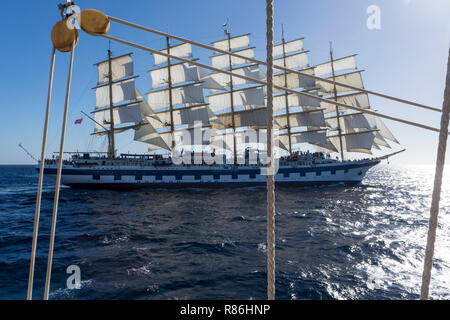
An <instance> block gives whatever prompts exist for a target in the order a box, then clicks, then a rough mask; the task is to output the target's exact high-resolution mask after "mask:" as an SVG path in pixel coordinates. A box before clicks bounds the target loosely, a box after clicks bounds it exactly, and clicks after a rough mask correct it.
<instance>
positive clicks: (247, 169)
mask: <svg viewBox="0 0 450 320" xmlns="http://www.w3.org/2000/svg"><path fill="white" fill-rule="evenodd" d="M379 162H380V161H379V160H364V161H350V162H338V163H331V164H320V165H309V166H295V167H294V166H282V167H280V168H279V169H278V172H277V174H276V176H275V184H276V185H277V186H303V187H306V186H321V185H335V184H346V185H354V184H358V183H360V182H361V181H362V180H363V178H364V176H365V175H366V173H367V171H368V170H369V169H370V168H371V167H373V166H375V165H377V164H378V163H379ZM56 173H57V166H56V165H48V166H46V168H45V169H44V174H45V175H46V176H48V177H49V178H53V179H55V178H56ZM61 183H62V184H64V185H66V186H70V187H72V188H89V189H138V188H222V187H227V186H233V187H248V186H264V185H266V183H267V176H265V175H262V174H261V168H260V167H257V166H232V165H229V166H168V167H152V166H148V167H136V166H134V167H128V166H115V167H103V166H98V167H90V168H85V167H77V166H74V165H64V166H63V169H62V174H61Z"/></svg>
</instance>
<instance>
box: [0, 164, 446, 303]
mask: <svg viewBox="0 0 450 320" xmlns="http://www.w3.org/2000/svg"><path fill="white" fill-rule="evenodd" d="M447 171H448V170H447ZM433 174H434V168H433V167H432V166H414V167H413V166H410V167H402V168H399V167H393V166H388V165H380V166H378V167H376V168H374V169H372V170H371V171H370V172H369V173H368V175H367V177H366V179H365V180H364V181H363V183H362V184H361V185H359V186H354V187H345V186H333V187H326V188H277V191H276V297H277V299H417V298H418V296H419V291H420V284H421V272H422V268H423V257H424V252H425V249H424V248H425V244H426V233H427V226H428V217H429V206H430V201H431V190H432V182H433ZM449 177H450V176H449V175H448V172H447V175H446V176H445V179H444V184H443V187H444V190H443V193H442V202H441V204H442V205H441V212H440V220H439V229H438V233H437V243H436V252H435V263H434V269H433V272H432V283H431V297H432V298H433V299H449V298H450V290H449V289H450V232H449V229H450V217H449V212H450V183H449V182H450V179H449ZM37 179H38V174H37V172H36V171H35V169H34V168H33V167H32V166H0V299H24V298H26V291H27V281H28V270H29V262H30V251H31V237H32V230H33V220H34V208H35V201H36V190H37V188H36V185H37ZM53 195H54V182H53V181H51V180H49V181H45V183H44V193H43V198H42V213H41V220H40V231H39V242H38V250H37V260H36V275H35V286H34V298H35V299H40V298H42V296H43V286H44V281H45V270H46V264H47V253H48V241H49V233H50V232H49V229H50V219H51V214H52V205H53ZM265 242H266V193H265V189H264V188H243V189H242V188H241V189H233V188H227V189H217V190H211V189H206V190H202V189H188V190H138V191H108V190H96V191H93V190H73V189H70V188H63V189H62V190H61V195H60V207H59V214H58V222H57V230H56V239H55V250H54V261H53V272H52V279H51V294H50V298H51V299H265V298H266V245H265ZM70 265H77V266H79V267H80V270H81V288H80V289H68V288H67V285H66V281H67V278H68V277H69V274H67V273H66V270H67V268H68V267H69V266H70Z"/></svg>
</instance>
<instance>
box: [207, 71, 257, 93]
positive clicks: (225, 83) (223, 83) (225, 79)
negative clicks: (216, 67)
mask: <svg viewBox="0 0 450 320" xmlns="http://www.w3.org/2000/svg"><path fill="white" fill-rule="evenodd" d="M232 72H233V73H234V74H238V75H242V76H246V77H250V78H253V79H256V80H261V81H263V80H265V79H266V75H265V74H264V72H262V70H261V69H260V68H259V67H258V65H252V66H248V67H242V68H237V69H234V70H233V71H232ZM207 78H210V79H213V80H214V81H215V83H217V84H218V85H219V87H213V88H210V89H217V90H223V89H225V88H229V87H230V83H231V82H230V76H229V75H228V74H225V73H212V74H210V75H208V76H207ZM202 80H204V79H202ZM232 81H233V86H239V85H244V84H253V83H254V82H253V81H249V80H245V79H242V78H239V77H233V78H232ZM204 87H205V88H209V87H208V86H207V85H205V86H204Z"/></svg>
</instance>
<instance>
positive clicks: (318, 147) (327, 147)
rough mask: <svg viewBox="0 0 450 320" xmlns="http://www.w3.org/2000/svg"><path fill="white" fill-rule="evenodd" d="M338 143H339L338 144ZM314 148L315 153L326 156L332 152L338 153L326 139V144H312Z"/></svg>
mask: <svg viewBox="0 0 450 320" xmlns="http://www.w3.org/2000/svg"><path fill="white" fill-rule="evenodd" d="M338 143H339V142H338ZM312 145H313V146H314V150H315V151H316V152H323V153H326V154H329V153H333V152H339V150H338V149H337V148H336V147H335V145H334V144H333V143H331V141H330V139H328V138H327V139H326V142H325V143H323V142H320V143H312Z"/></svg>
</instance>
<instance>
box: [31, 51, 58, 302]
mask: <svg viewBox="0 0 450 320" xmlns="http://www.w3.org/2000/svg"><path fill="white" fill-rule="evenodd" d="M55 56H56V49H55V47H53V49H52V59H51V63H50V79H49V81H48V93H47V107H46V109H45V122H44V134H43V137H42V150H41V162H40V166H39V182H38V191H37V195H36V209H35V212H34V226H33V241H32V245H31V258H30V271H29V274H28V291H27V300H32V299H33V281H34V264H35V261H36V245H37V237H38V232H39V216H40V214H41V198H42V184H43V181H44V165H45V150H46V148H47V133H48V119H49V115H50V103H51V99H52V88H53V74H54V69H55Z"/></svg>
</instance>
